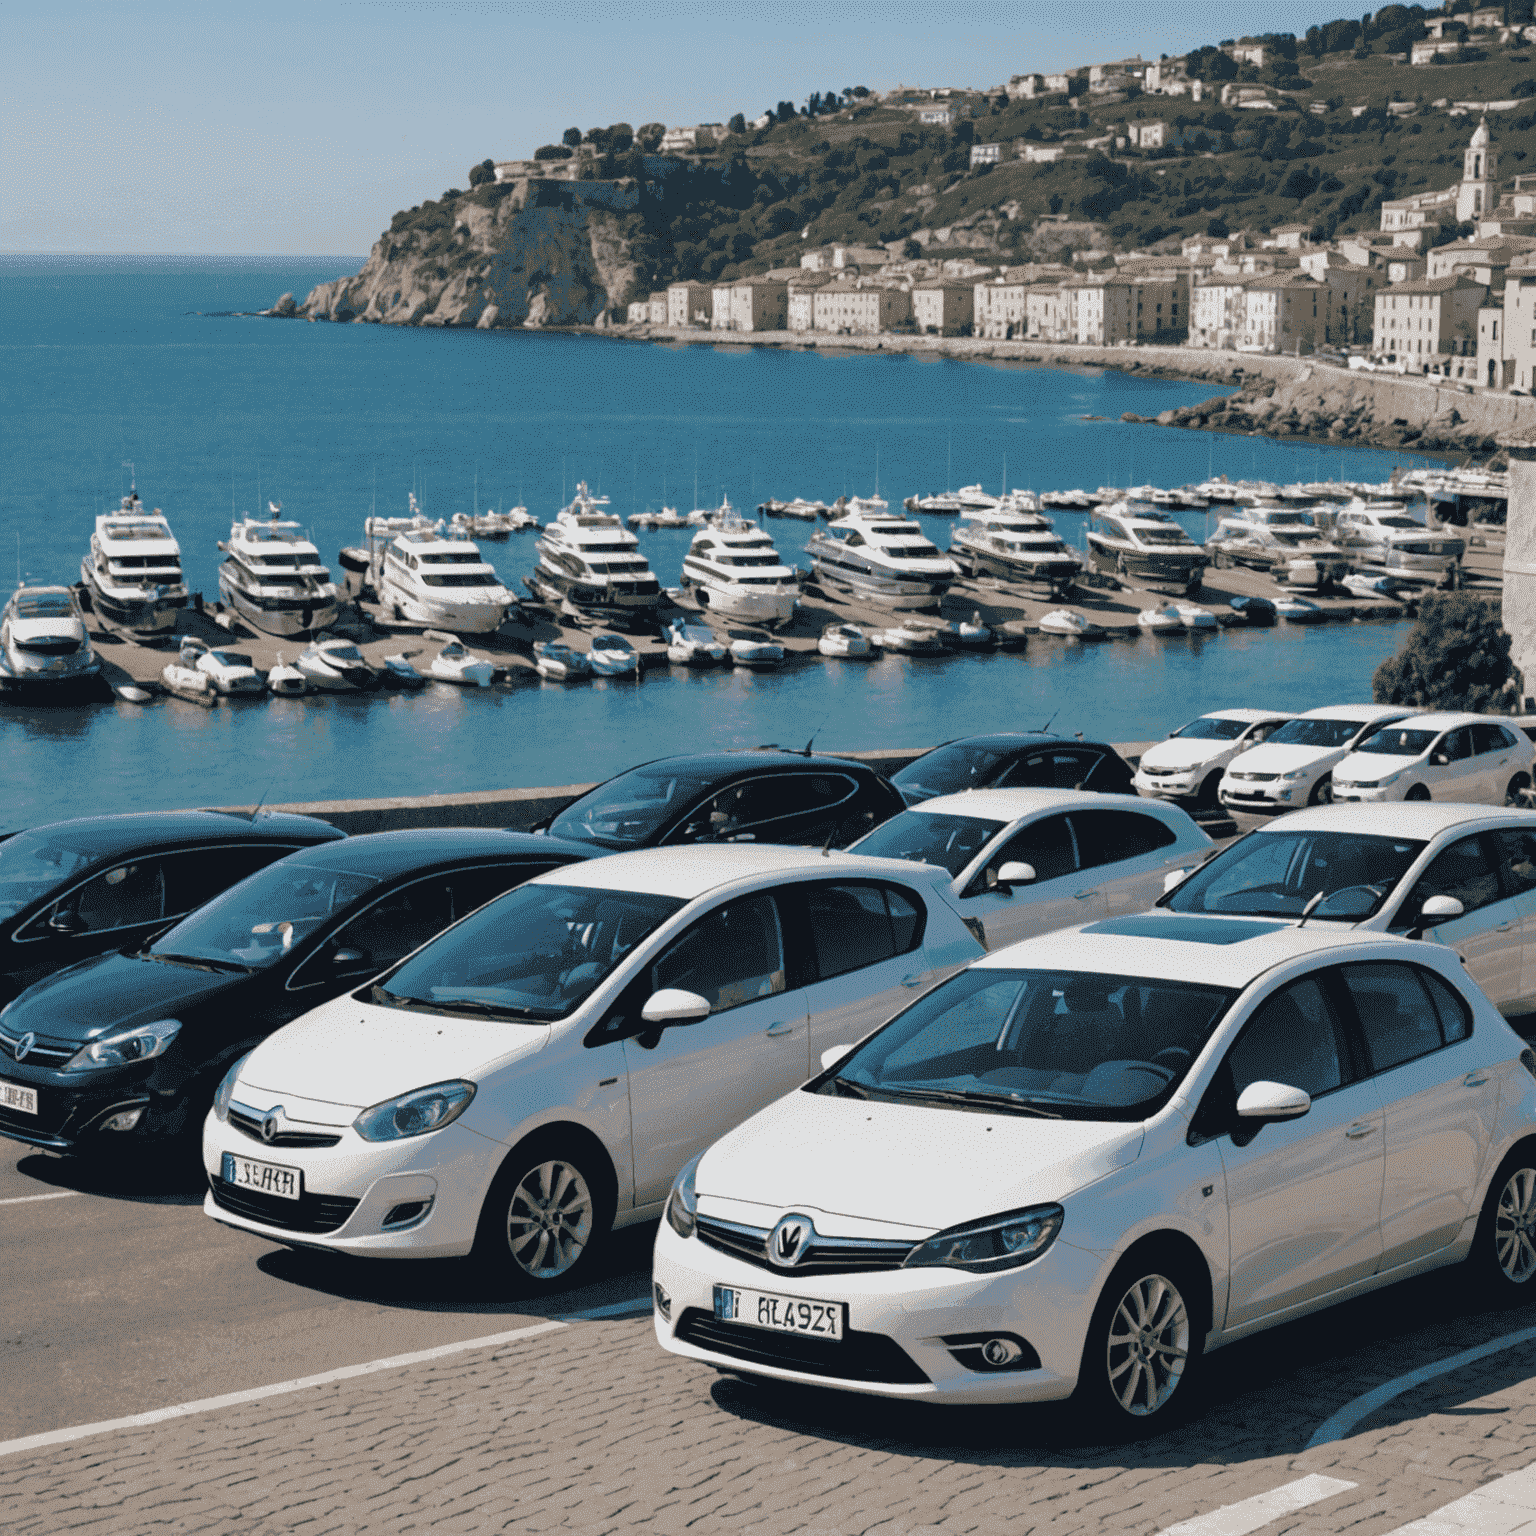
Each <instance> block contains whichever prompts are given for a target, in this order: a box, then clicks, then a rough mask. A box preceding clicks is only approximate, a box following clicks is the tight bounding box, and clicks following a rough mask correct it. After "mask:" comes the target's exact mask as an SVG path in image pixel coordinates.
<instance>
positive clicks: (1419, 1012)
mask: <svg viewBox="0 0 1536 1536" xmlns="http://www.w3.org/2000/svg"><path fill="white" fill-rule="evenodd" d="M1339 972H1340V975H1342V976H1343V978H1344V985H1345V987H1346V988H1347V989H1348V991H1349V996H1350V1000H1351V1001H1352V1002H1353V1003H1354V1005H1355V1012H1356V1013H1357V1014H1358V1015H1359V1016H1360V1032H1361V1034H1362V1035H1363V1036H1364V1037H1365V1045H1366V1050H1367V1052H1368V1053H1369V1056H1370V1062H1371V1067H1372V1069H1373V1070H1374V1071H1377V1072H1386V1071H1388V1070H1389V1069H1390V1068H1392V1067H1396V1066H1401V1065H1402V1063H1403V1062H1405V1061H1413V1060H1415V1059H1416V1058H1417V1057H1420V1056H1427V1055H1428V1054H1429V1053H1430V1052H1431V1051H1438V1050H1439V1049H1440V1047H1441V1046H1442V1045H1444V1044H1445V1038H1444V1035H1443V1034H1442V1032H1441V1028H1440V1013H1439V1010H1438V1009H1437V1008H1436V1007H1435V1004H1434V1001H1433V1000H1432V999H1431V997H1430V995H1429V993H1428V992H1427V991H1425V989H1424V988H1423V987H1422V986H1421V985H1420V984H1419V980H1418V976H1417V975H1416V973H1415V971H1414V968H1413V967H1411V966H1407V965H1396V964H1391V963H1379V964H1371V965H1345V966H1341V967H1340V968H1339Z"/></svg>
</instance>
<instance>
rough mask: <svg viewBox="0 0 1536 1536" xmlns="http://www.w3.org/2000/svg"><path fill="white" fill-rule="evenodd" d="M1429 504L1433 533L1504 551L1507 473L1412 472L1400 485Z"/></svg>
mask: <svg viewBox="0 0 1536 1536" xmlns="http://www.w3.org/2000/svg"><path fill="white" fill-rule="evenodd" d="M1398 483H1399V484H1400V485H1403V486H1407V487H1409V488H1411V489H1415V490H1418V491H1419V492H1420V494H1422V495H1423V496H1424V498H1425V500H1426V501H1427V502H1428V504H1429V510H1428V513H1427V515H1426V518H1425V521H1426V522H1427V524H1428V525H1429V527H1430V529H1431V530H1434V531H1439V530H1444V531H1445V532H1446V533H1450V534H1460V535H1462V536H1463V537H1465V538H1466V539H1467V541H1468V542H1469V543H1471V544H1474V545H1478V546H1481V547H1482V548H1484V549H1487V550H1489V551H1491V552H1493V553H1498V552H1499V551H1500V550H1502V549H1503V548H1504V539H1505V529H1506V526H1507V524H1508V522H1509V474H1508V472H1507V471H1503V470H1490V469H1477V468H1472V467H1468V468H1465V469H1449V470H1438V471H1437V470H1411V471H1410V472H1409V473H1408V474H1406V475H1404V476H1403V477H1402V478H1401V480H1400V481H1399V482H1398Z"/></svg>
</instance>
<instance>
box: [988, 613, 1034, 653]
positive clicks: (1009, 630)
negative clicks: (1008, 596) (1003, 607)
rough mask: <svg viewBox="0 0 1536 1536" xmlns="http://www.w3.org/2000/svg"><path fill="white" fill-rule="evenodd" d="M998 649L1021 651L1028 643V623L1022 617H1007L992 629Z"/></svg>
mask: <svg viewBox="0 0 1536 1536" xmlns="http://www.w3.org/2000/svg"><path fill="white" fill-rule="evenodd" d="M992 639H993V642H994V643H995V644H996V646H997V648H998V650H1000V651H1022V650H1024V649H1025V648H1026V647H1027V646H1028V645H1029V625H1028V622H1027V621H1026V620H1024V619H1008V620H1007V621H1005V622H1004V623H1002V624H999V625H998V626H997V627H996V628H995V629H994V630H993V631H992Z"/></svg>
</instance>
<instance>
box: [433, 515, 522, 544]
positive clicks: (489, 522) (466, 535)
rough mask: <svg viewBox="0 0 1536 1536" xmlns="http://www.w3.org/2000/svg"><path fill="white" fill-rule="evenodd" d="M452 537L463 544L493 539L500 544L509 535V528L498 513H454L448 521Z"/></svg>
mask: <svg viewBox="0 0 1536 1536" xmlns="http://www.w3.org/2000/svg"><path fill="white" fill-rule="evenodd" d="M448 529H449V532H450V533H452V535H453V536H454V537H455V538H457V539H459V540H461V541H464V542H466V543H467V542H471V541H473V540H475V539H493V540H495V541H496V542H498V543H499V542H500V541H501V540H502V539H504V538H506V536H507V535H508V534H509V533H511V531H512V529H511V526H510V525H509V524H508V522H507V520H506V519H505V518H504V517H503V516H502V515H501V513H499V512H491V511H486V512H455V513H454V514H453V516H452V517H450V518H449V519H448Z"/></svg>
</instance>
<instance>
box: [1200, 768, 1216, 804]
mask: <svg viewBox="0 0 1536 1536" xmlns="http://www.w3.org/2000/svg"><path fill="white" fill-rule="evenodd" d="M1220 790H1221V769H1219V768H1218V769H1216V770H1215V771H1214V772H1213V773H1208V774H1206V776H1205V781H1204V782H1203V783H1202V784H1201V786H1200V789H1199V792H1198V793H1197V794H1196V796H1195V805H1196V806H1197V807H1198V809H1200V810H1202V811H1210V810H1214V809H1215V808H1216V807H1217V806H1218V805H1220V804H1221V797H1220Z"/></svg>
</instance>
